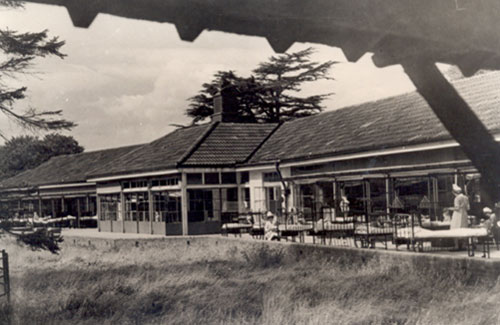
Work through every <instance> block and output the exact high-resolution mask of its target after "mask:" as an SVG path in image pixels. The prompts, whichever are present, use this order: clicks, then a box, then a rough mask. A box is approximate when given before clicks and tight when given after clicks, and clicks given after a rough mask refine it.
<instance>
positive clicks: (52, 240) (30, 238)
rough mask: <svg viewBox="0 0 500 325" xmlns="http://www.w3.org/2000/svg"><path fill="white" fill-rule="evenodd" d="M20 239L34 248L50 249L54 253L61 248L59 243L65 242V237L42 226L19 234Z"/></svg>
mask: <svg viewBox="0 0 500 325" xmlns="http://www.w3.org/2000/svg"><path fill="white" fill-rule="evenodd" d="M18 241H19V242H22V243H24V244H26V245H28V246H29V247H30V248H31V249H32V250H48V251H49V252H51V253H52V254H57V253H58V252H59V250H60V248H59V244H60V243H62V242H63V238H62V236H60V235H55V234H53V233H52V232H50V231H48V230H47V229H45V228H41V229H37V230H36V231H34V232H32V233H31V232H29V233H25V234H21V235H19V237H18Z"/></svg>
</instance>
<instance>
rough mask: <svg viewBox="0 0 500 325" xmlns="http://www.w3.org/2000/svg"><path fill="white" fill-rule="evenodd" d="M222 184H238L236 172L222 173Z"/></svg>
mask: <svg viewBox="0 0 500 325" xmlns="http://www.w3.org/2000/svg"><path fill="white" fill-rule="evenodd" d="M221 179H222V184H236V173H221Z"/></svg>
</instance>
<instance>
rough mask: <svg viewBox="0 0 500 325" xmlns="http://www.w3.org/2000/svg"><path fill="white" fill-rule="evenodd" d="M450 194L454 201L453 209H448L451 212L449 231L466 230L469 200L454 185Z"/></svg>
mask: <svg viewBox="0 0 500 325" xmlns="http://www.w3.org/2000/svg"><path fill="white" fill-rule="evenodd" d="M452 192H453V195H455V200H454V201H453V207H452V208H449V210H450V211H453V214H452V215H451V224H450V229H456V228H467V227H468V216H469V214H468V213H467V211H469V209H470V205H469V198H468V197H467V196H465V195H464V194H462V189H461V188H460V187H459V186H458V185H456V184H453V188H452Z"/></svg>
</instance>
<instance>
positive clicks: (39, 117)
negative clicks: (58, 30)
mask: <svg viewBox="0 0 500 325" xmlns="http://www.w3.org/2000/svg"><path fill="white" fill-rule="evenodd" d="M1 6H7V7H19V6H20V2H18V1H11V0H0V7H1ZM63 45H64V42H63V41H60V40H59V39H58V38H57V37H52V38H50V37H49V36H48V32H47V31H46V30H44V31H42V32H35V33H33V32H25V33H20V32H17V31H12V30H8V29H3V30H2V29H0V53H2V54H3V55H2V56H0V58H1V61H0V112H1V113H3V114H5V115H6V116H7V117H8V118H10V119H12V120H13V121H15V122H16V123H18V124H19V125H20V126H22V127H23V128H25V129H28V130H43V131H48V130H61V129H71V128H72V127H74V126H75V125H76V124H75V123H73V122H71V121H67V120H65V119H63V118H61V114H62V111H61V110H39V109H36V108H28V109H27V110H26V111H25V112H18V111H16V110H15V104H16V103H17V102H18V101H20V100H22V99H24V98H25V97H26V90H27V89H26V87H14V88H13V87H9V86H8V81H9V80H11V79H13V78H16V77H17V76H18V75H22V74H30V73H32V71H31V67H32V65H33V62H34V61H35V59H37V58H43V57H48V56H56V57H59V58H64V56H65V55H64V54H62V53H61V52H60V49H61V47H62V46H63ZM0 136H1V137H3V138H4V139H5V138H6V135H5V134H4V133H3V132H2V130H0Z"/></svg>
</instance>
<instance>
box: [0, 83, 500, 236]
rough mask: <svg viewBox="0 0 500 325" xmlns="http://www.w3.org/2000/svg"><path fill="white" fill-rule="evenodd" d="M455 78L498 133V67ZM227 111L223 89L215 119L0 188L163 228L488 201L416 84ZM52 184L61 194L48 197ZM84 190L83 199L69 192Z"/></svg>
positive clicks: (119, 224)
mask: <svg viewBox="0 0 500 325" xmlns="http://www.w3.org/2000/svg"><path fill="white" fill-rule="evenodd" d="M453 85H454V86H455V87H456V89H457V91H458V92H459V93H460V94H461V96H462V97H463V98H464V100H465V101H466V102H467V103H468V104H469V105H470V107H471V109H472V110H473V111H474V112H475V113H476V114H477V116H478V117H479V119H480V120H481V121H482V122H483V123H484V125H485V126H486V127H487V129H488V130H489V131H490V132H491V134H492V135H493V136H495V138H496V139H497V140H500V114H499V113H500V96H498V89H500V74H499V73H487V74H480V75H477V76H475V77H472V78H469V79H461V80H457V81H454V82H453ZM232 107H233V106H232V105H231V99H228V98H226V97H225V94H224V93H223V94H222V95H220V96H219V97H217V98H216V101H215V114H214V116H213V118H212V122H211V123H208V124H203V125H195V126H190V127H185V128H179V129H177V130H175V131H173V132H171V133H169V134H167V135H165V136H164V137H161V138H159V139H157V140H155V141H153V142H151V143H148V144H144V145H140V146H136V147H127V148H118V149H110V150H104V151H102V153H104V152H109V156H110V159H103V160H101V161H100V160H98V159H89V162H88V165H85V166H86V167H85V168H82V169H80V170H79V169H77V168H73V169H70V170H68V173H70V174H72V175H73V174H75V176H74V177H73V176H72V177H69V176H64V175H68V174H67V173H66V172H64V169H63V168H62V167H61V165H65V164H64V159H70V160H71V159H73V160H74V161H78V159H77V158H69V157H71V156H67V157H60V158H59V157H57V158H53V159H51V160H50V161H49V162H47V163H45V164H43V165H42V166H40V167H38V168H35V169H33V170H32V171H28V172H25V173H23V174H20V175H18V176H16V177H14V178H11V179H9V180H7V181H5V182H3V183H2V184H1V185H2V187H3V190H2V192H1V193H3V194H5V193H8V194H9V195H8V196H7V197H8V198H7V199H5V200H6V202H9V203H7V204H16V203H12V202H16V200H12V198H15V194H13V193H20V192H19V190H21V189H22V190H23V191H24V192H23V193H27V192H30V191H29V190H30V189H31V188H33V191H31V192H30V193H33V194H32V195H31V196H33V195H36V197H37V198H38V201H36V202H38V204H39V205H40V204H41V205H42V208H39V210H40V209H41V210H40V211H42V210H43V211H46V212H45V213H44V212H43V211H42V212H41V213H40V214H41V215H43V214H46V213H47V212H50V211H51V209H52V211H54V208H52V206H54V205H57V204H61V205H65V204H66V205H68V206H69V204H68V203H63V200H61V197H64V198H65V199H66V198H69V195H70V192H71V191H73V192H71V193H74V194H71V195H76V196H77V197H78V198H79V200H77V202H86V201H85V200H83V199H82V198H83V197H88V198H89V201H90V202H93V201H92V198H94V197H95V210H96V211H95V212H96V213H97V215H98V216H99V229H100V231H113V232H126V233H128V232H131V233H150V234H164V235H181V234H182V235H188V234H190V235H191V234H206V233H217V232H219V231H220V229H221V225H222V224H223V223H226V222H229V221H231V220H233V219H234V218H235V217H236V216H238V215H239V214H244V213H248V212H265V211H272V212H274V213H276V214H279V215H282V216H284V217H285V218H287V217H288V216H290V215H293V216H296V215H301V216H302V217H304V218H305V219H306V220H317V219H319V218H332V217H335V216H336V215H339V214H351V215H352V214H358V215H360V214H361V215H365V216H368V217H369V216H371V215H380V214H387V213H392V212H415V211H418V212H419V213H423V214H426V215H429V216H430V217H431V218H439V217H440V215H441V214H442V208H443V207H448V206H452V205H453V197H452V194H451V186H452V184H454V183H456V184H459V185H460V186H462V188H464V190H465V191H466V193H467V195H468V196H469V198H470V201H471V206H472V212H471V213H472V214H478V213H479V209H480V207H481V206H482V205H484V204H485V202H483V200H482V195H481V188H480V175H479V174H478V173H477V171H476V170H475V168H474V167H473V166H472V164H471V163H470V161H469V159H467V157H466V156H465V155H464V153H463V152H462V151H461V149H460V147H459V145H458V144H457V142H456V141H454V140H453V139H452V138H451V136H450V135H449V133H448V132H447V130H446V129H445V128H444V127H443V126H442V124H441V122H440V121H439V120H438V119H437V117H436V116H435V115H434V113H433V111H432V109H431V108H430V107H429V106H428V104H427V103H426V102H425V100H424V99H423V98H422V97H421V96H420V95H419V94H418V93H416V92H415V93H408V94H403V95H400V96H395V97H391V98H385V99H382V100H378V101H374V102H368V103H364V104H360V105H356V106H351V107H346V108H342V109H338V110H334V111H329V112H325V113H322V114H319V115H315V116H311V117H305V118H301V119H296V120H293V121H290V122H285V123H282V124H251V123H236V122H235V116H234V111H233V110H232ZM478 145H480V144H478ZM113 150H117V152H116V153H114V154H111V152H112V151H113ZM118 151H119V152H118ZM96 153H97V152H95V153H92V152H89V153H86V154H80V155H82V156H80V157H89V158H90V157H91V155H92V154H96ZM85 155H89V156H85ZM73 156H78V155H73ZM70 165H71V164H70ZM51 166H52V167H51ZM42 176H43V177H42ZM65 177H67V179H65ZM38 179H42V180H43V181H38ZM27 180H29V181H27ZM23 182H25V183H26V184H29V186H30V187H29V188H28V187H26V186H25V187H22V186H23V185H22V184H23ZM47 186H49V187H50V186H52V188H46V187H47ZM49 189H50V190H52V191H53V192H56V193H57V195H59V196H57V195H56V196H55V197H54V198H56V200H55V201H54V199H53V198H52V199H51V200H52V201H49V198H51V197H50V196H48V195H49V194H48V192H47V191H48V190H49ZM80 189H82V190H83V189H85V191H87V192H85V195H83V196H78V195H77V190H80ZM23 195H24V194H23ZM44 195H47V196H44ZM3 197H5V195H3ZM40 197H41V198H42V199H40ZM45 197H46V198H47V202H52V203H44V201H45V199H44V198H45ZM23 200H24V199H23ZM23 200H21V201H23ZM82 200H83V201H82ZM17 201H20V200H17ZM26 201H28V199H26ZM58 201H59V202H60V203H54V202H58ZM40 202H41V203H40ZM64 202H66V201H64ZM346 202H348V206H347V207H346V206H345V205H346ZM17 204H19V203H17ZM341 204H344V206H342V209H341ZM45 205H47V206H46V207H45V208H44V206H45ZM76 206H79V204H76ZM76 209H78V208H76ZM79 209H80V210H85V211H86V209H87V207H84V208H82V207H80V208H79ZM56 210H57V207H56ZM289 220H290V219H289Z"/></svg>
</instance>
